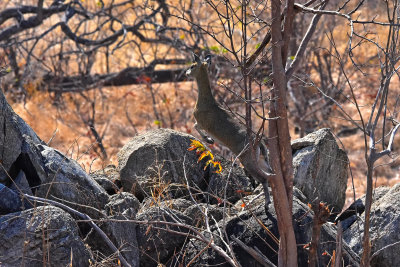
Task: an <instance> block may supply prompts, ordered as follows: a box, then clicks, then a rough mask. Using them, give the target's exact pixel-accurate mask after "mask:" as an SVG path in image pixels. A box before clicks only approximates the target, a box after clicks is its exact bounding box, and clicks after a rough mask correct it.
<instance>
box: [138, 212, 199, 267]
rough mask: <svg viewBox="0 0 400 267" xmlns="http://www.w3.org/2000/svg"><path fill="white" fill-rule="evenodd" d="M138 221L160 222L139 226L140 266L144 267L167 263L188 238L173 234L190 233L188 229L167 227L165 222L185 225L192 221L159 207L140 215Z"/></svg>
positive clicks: (182, 215) (178, 213)
mask: <svg viewBox="0 0 400 267" xmlns="http://www.w3.org/2000/svg"><path fill="white" fill-rule="evenodd" d="M136 219H137V220H139V221H144V222H148V221H153V222H158V223H151V224H150V223H149V224H139V225H138V229H137V239H138V244H139V248H140V266H142V267H147V266H149V267H150V266H157V264H158V263H167V262H168V261H169V260H170V259H171V257H172V256H173V255H174V252H176V251H178V250H179V249H180V247H181V246H182V245H183V243H184V242H185V240H186V238H187V237H186V236H185V235H178V234H175V233H173V232H172V231H175V232H181V233H184V234H185V233H187V232H188V230H187V229H186V228H182V227H177V226H167V225H165V224H163V223H162V222H163V221H164V222H176V221H178V222H181V223H185V224H189V223H190V222H191V221H192V219H191V218H189V217H187V216H186V215H184V214H182V213H181V212H179V211H176V210H170V209H167V208H159V207H154V208H150V209H147V210H145V211H143V212H141V213H138V215H137V217H136ZM156 228H158V229H156ZM163 229H165V230H163ZM168 230H170V231H168Z"/></svg>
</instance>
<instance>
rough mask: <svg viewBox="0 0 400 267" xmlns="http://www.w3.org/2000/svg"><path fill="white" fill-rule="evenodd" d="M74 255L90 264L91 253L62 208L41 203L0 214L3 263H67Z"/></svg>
mask: <svg viewBox="0 0 400 267" xmlns="http://www.w3.org/2000/svg"><path fill="white" fill-rule="evenodd" d="M71 253H72V256H71ZM71 259H72V266H89V259H92V256H91V254H90V252H89V250H88V249H87V248H86V247H85V245H84V243H83V242H82V240H81V239H80V237H79V235H78V227H77V225H76V223H75V221H74V220H73V218H72V217H71V216H70V215H69V214H68V213H66V212H64V211H63V210H61V209H59V208H56V207H52V206H42V207H37V208H35V209H29V210H25V211H22V212H17V213H11V214H8V215H4V216H1V217H0V262H1V266H5V267H14V266H32V267H36V266H37V267H42V266H45V265H46V266H67V265H69V263H71ZM92 260H93V259H92ZM44 261H45V262H44Z"/></svg>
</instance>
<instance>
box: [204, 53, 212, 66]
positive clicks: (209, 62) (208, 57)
mask: <svg viewBox="0 0 400 267" xmlns="http://www.w3.org/2000/svg"><path fill="white" fill-rule="evenodd" d="M211 57H212V56H211V55H207V56H206V57H205V58H204V61H205V62H206V63H207V65H209V66H210V65H211Z"/></svg>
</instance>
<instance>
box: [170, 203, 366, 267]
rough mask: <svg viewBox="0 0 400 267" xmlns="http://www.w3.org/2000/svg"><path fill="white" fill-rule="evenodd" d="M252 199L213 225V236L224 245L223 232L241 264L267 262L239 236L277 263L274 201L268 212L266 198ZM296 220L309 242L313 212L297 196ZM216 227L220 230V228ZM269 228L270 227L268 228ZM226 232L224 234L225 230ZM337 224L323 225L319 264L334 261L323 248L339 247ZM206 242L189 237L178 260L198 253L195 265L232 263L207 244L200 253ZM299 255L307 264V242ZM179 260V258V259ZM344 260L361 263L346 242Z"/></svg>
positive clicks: (300, 236)
mask: <svg viewBox="0 0 400 267" xmlns="http://www.w3.org/2000/svg"><path fill="white" fill-rule="evenodd" d="M248 201H249V202H252V204H251V206H248V207H247V208H246V209H245V210H244V211H242V212H241V213H239V214H238V215H237V216H234V217H230V218H227V220H226V225H225V226H223V225H221V222H222V221H220V223H219V224H218V225H217V226H214V227H213V228H212V229H213V232H212V234H213V237H214V241H215V243H216V244H217V245H219V246H221V247H223V246H224V244H223V243H222V242H221V236H222V237H223V238H224V241H225V244H231V245H232V247H233V250H234V252H235V256H236V259H237V260H238V261H239V263H240V264H241V265H242V266H264V265H262V264H260V263H259V262H257V261H256V260H255V258H253V257H252V256H251V255H250V254H248V253H247V252H246V251H245V250H244V249H243V248H242V247H241V246H240V245H239V244H238V242H237V241H235V240H236V239H239V240H240V241H242V242H243V243H244V244H245V245H247V246H249V247H251V248H253V249H255V250H257V251H259V253H260V254H263V255H264V256H266V257H267V258H268V259H269V260H270V261H271V262H273V263H274V264H277V260H278V259H277V255H278V254H277V251H278V239H277V238H278V236H279V235H278V227H277V223H276V213H275V210H274V208H273V205H272V204H271V205H270V206H269V211H268V213H267V214H266V213H265V209H264V207H263V203H264V198H263V196H261V197H259V198H258V199H256V200H255V201H251V198H250V199H248ZM293 218H294V220H293V222H294V228H295V235H296V241H297V243H298V244H307V243H308V242H310V240H311V234H312V212H311V211H310V210H309V208H308V207H307V206H306V205H305V204H303V203H302V202H301V201H299V200H298V199H297V198H294V202H293ZM217 227H219V228H220V230H217ZM266 229H268V230H266ZM224 230H225V231H226V233H227V238H228V239H229V240H226V236H225V235H221V233H223V231H224ZM335 240H336V226H334V225H333V224H325V225H323V226H322V229H321V242H320V246H319V249H318V253H317V255H318V265H317V266H328V265H329V262H330V261H331V257H330V256H324V255H323V252H325V251H326V252H328V254H330V255H332V252H333V250H335V249H336V242H335ZM206 246H207V244H205V243H204V242H201V241H198V240H193V239H192V240H190V241H189V242H187V246H186V247H185V248H184V249H182V254H181V255H180V258H179V257H178V256H177V257H178V258H179V260H181V261H184V262H185V263H186V264H187V263H188V262H189V261H191V260H192V259H194V258H195V257H197V258H196V259H195V262H193V263H192V264H193V265H194V266H230V265H229V264H228V263H227V262H226V260H225V259H224V258H223V257H222V256H221V255H219V254H218V253H217V252H216V251H215V250H213V249H211V248H208V249H206V250H205V251H204V252H203V253H201V254H199V252H200V251H202V250H203V249H204V248H205V247H206ZM297 252H298V259H299V266H308V262H307V260H308V251H307V249H306V248H304V246H298V251H297ZM179 260H177V261H179ZM343 260H344V263H345V265H344V266H349V265H351V266H358V262H359V258H358V256H357V255H356V254H355V253H354V252H353V251H352V250H351V249H350V247H349V246H348V245H347V244H344V246H343Z"/></svg>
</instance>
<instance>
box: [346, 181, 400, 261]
mask: <svg viewBox="0 0 400 267" xmlns="http://www.w3.org/2000/svg"><path fill="white" fill-rule="evenodd" d="M380 191H383V192H385V191H386V193H385V194H384V195H383V196H380V194H379V192H378V196H380V197H379V198H376V200H375V201H374V202H373V204H372V208H371V220H370V223H371V224H370V231H369V232H370V242H371V255H373V254H375V253H376V254H375V255H374V257H372V259H371V266H376V267H378V266H400V258H399V257H397V255H398V254H399V252H400V243H399V240H400V216H399V214H400V184H396V185H395V186H393V187H392V188H391V189H390V190H386V188H383V189H381V190H380ZM364 216H365V215H364V213H363V214H361V215H360V216H359V218H364ZM363 231H364V223H363V220H361V219H359V220H357V222H355V223H353V224H352V225H351V226H350V228H349V229H348V230H347V231H345V232H344V233H343V238H344V240H346V242H347V243H348V244H349V245H350V246H351V248H352V249H353V250H354V251H355V252H356V253H358V254H360V255H361V253H362V238H363Z"/></svg>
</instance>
